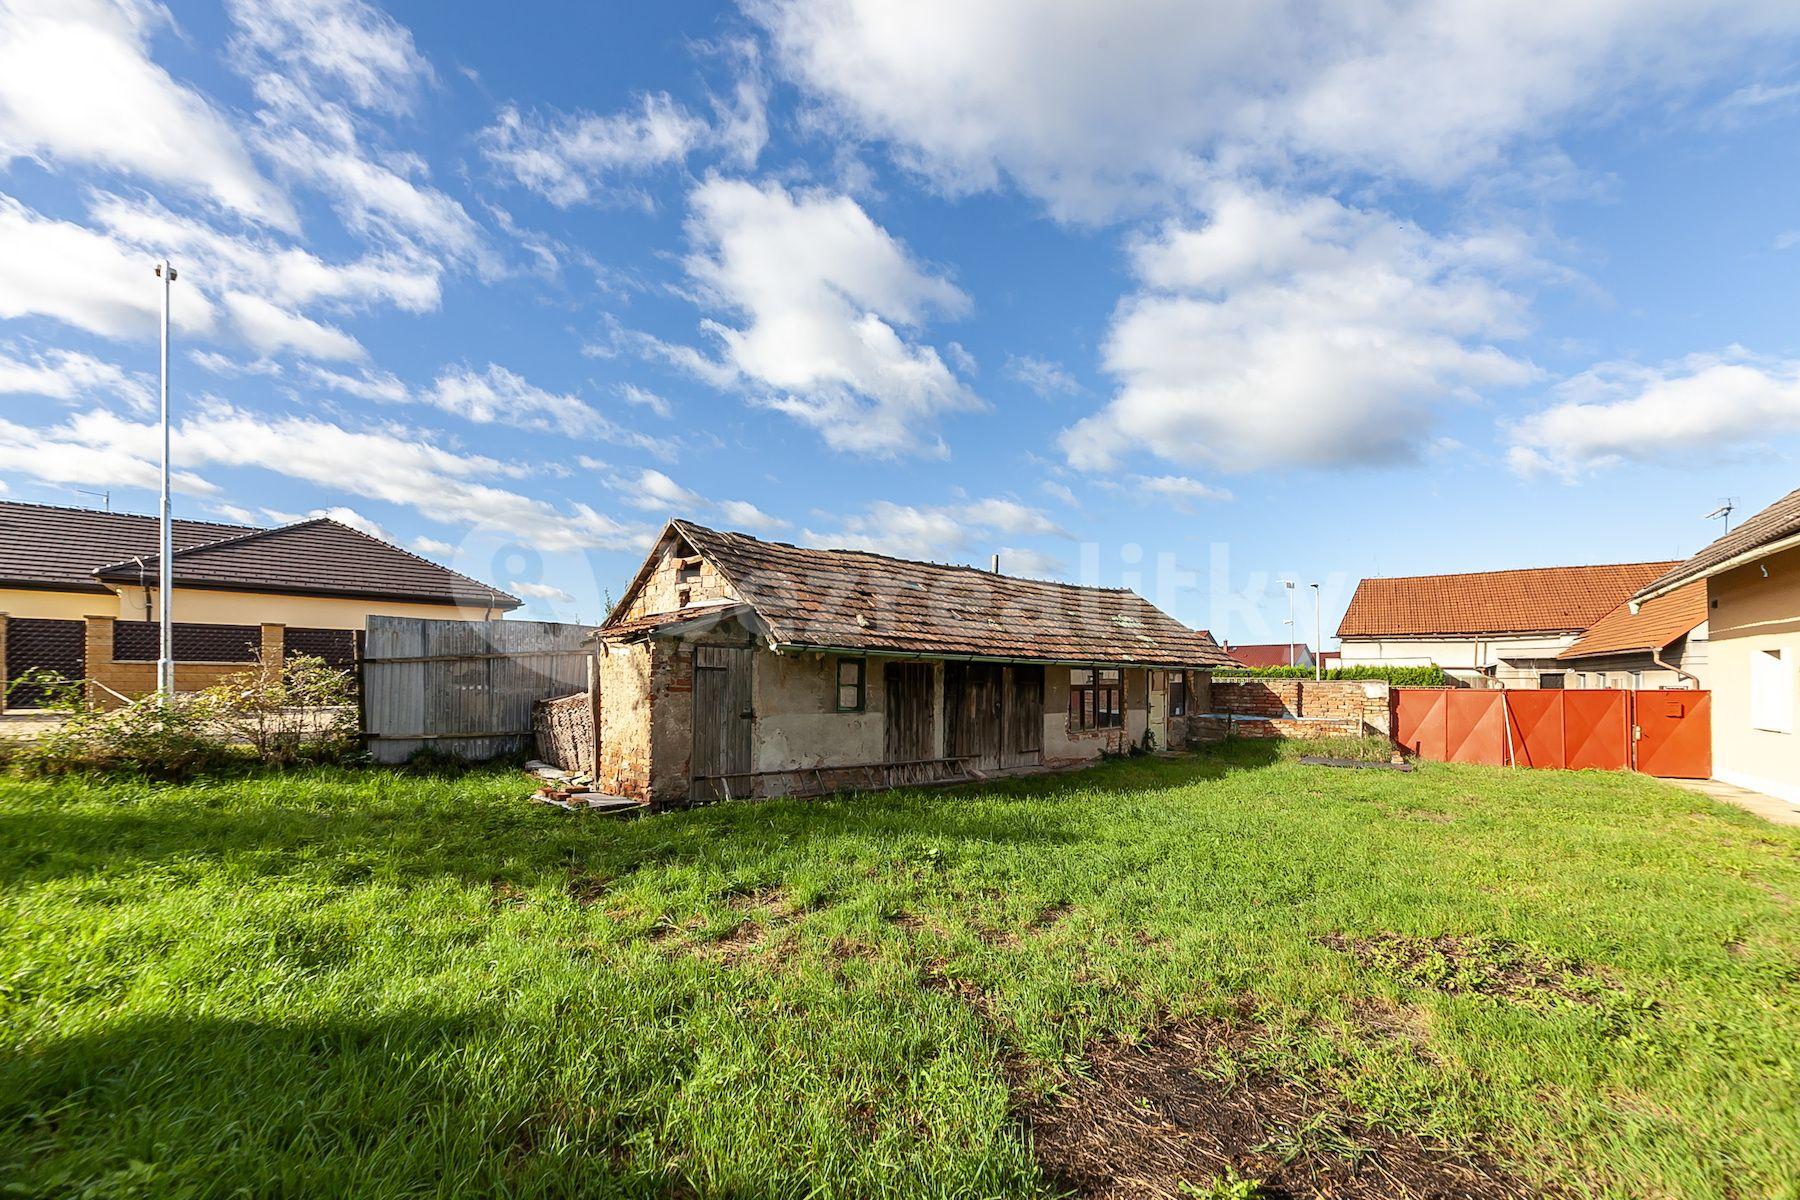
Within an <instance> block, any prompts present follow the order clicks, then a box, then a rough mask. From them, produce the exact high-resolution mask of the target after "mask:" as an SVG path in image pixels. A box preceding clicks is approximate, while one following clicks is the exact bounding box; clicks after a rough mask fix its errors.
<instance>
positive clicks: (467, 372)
mask: <svg viewBox="0 0 1800 1200" xmlns="http://www.w3.org/2000/svg"><path fill="white" fill-rule="evenodd" d="M414 398H415V399H417V400H420V401H422V402H424V403H427V404H432V405H435V406H436V407H438V408H441V409H443V410H444V411H445V412H448V413H454V414H456V415H457V416H459V417H462V418H464V419H465V420H469V421H474V422H476V423H477V424H495V423H498V424H503V425H513V426H517V427H518V428H521V429H536V430H543V431H547V432H555V433H561V434H563V435H564V436H567V437H572V438H601V439H603V440H606V441H610V442H616V443H618V444H619V445H622V446H631V447H634V448H636V449H639V450H645V451H648V452H650V453H653V454H666V453H667V451H668V447H667V446H666V445H664V444H663V443H661V442H658V441H657V440H656V439H654V438H651V437H648V436H646V435H644V434H641V433H638V432H636V431H634V430H630V429H626V428H624V427H623V426H621V425H619V424H618V423H616V422H614V421H612V420H611V419H609V418H607V417H605V416H603V415H602V414H601V413H599V412H598V411H597V410H595V409H594V408H593V407H592V406H591V405H589V404H588V403H587V402H586V401H584V400H582V399H581V398H580V397H578V396H575V395H573V394H572V393H568V392H551V391H546V390H545V389H543V388H541V387H538V386H536V385H535V384H533V383H531V382H530V381H528V380H527V379H525V377H524V376H522V375H519V374H518V373H517V372H514V371H509V370H507V369H506V368H505V367H502V366H500V365H499V364H498V363H489V364H488V365H487V369H486V370H485V371H477V370H475V369H474V368H472V367H468V366H460V367H448V368H445V370H444V371H443V372H442V373H441V374H440V375H439V376H438V377H437V380H436V381H435V382H434V383H433V384H432V385H431V388H430V389H429V390H427V391H423V392H419V393H418V394H417V395H416V396H415V397H414Z"/></svg>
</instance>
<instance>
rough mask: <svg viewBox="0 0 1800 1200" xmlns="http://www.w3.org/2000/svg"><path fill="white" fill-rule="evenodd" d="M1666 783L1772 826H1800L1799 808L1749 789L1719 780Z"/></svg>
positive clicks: (1670, 781) (1685, 780) (1676, 780)
mask: <svg viewBox="0 0 1800 1200" xmlns="http://www.w3.org/2000/svg"><path fill="white" fill-rule="evenodd" d="M1667 782H1669V783H1672V784H1674V785H1675V786H1676V787H1684V788H1686V789H1687V790H1688V791H1690V792H1699V793H1700V794H1701V795H1703V796H1711V797H1712V798H1713V799H1714V800H1723V801H1724V802H1725V803H1727V804H1735V805H1737V806H1738V807H1739V808H1742V809H1747V810H1748V811H1750V812H1753V813H1755V814H1756V815H1757V816H1759V817H1761V818H1762V819H1763V820H1765V821H1768V822H1770V823H1771V824H1774V825H1796V826H1800V808H1796V807H1795V806H1794V805H1792V804H1789V803H1788V802H1787V801H1786V800H1780V799H1777V798H1776V797H1774V796H1765V795H1763V794H1762V793H1761V792H1753V791H1751V790H1750V789H1749V788H1741V787H1739V786H1738V785H1737V784H1735V783H1726V782H1724V781H1723V780H1719V779H1670V780H1668V781H1667Z"/></svg>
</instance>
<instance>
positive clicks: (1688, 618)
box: [1557, 582, 1706, 658]
mask: <svg viewBox="0 0 1800 1200" xmlns="http://www.w3.org/2000/svg"><path fill="white" fill-rule="evenodd" d="M1705 621H1706V585H1705V584H1704V583H1700V582H1695V583H1690V584H1688V585H1687V586H1686V587H1681V588H1677V589H1675V590H1674V591H1672V592H1666V593H1664V594H1663V595H1661V596H1658V597H1656V598H1655V599H1654V600H1647V601H1645V602H1644V603H1643V604H1642V605H1641V606H1639V608H1638V611H1637V612H1635V613H1633V612H1632V611H1631V603H1630V601H1625V602H1622V603H1620V605H1619V606H1618V607H1617V608H1615V609H1613V610H1612V611H1611V612H1609V613H1607V614H1606V615H1605V616H1604V617H1601V618H1600V619H1599V620H1598V621H1596V622H1595V623H1594V625H1593V627H1592V628H1591V629H1589V630H1588V631H1587V632H1586V633H1584V634H1582V635H1581V636H1580V637H1578V638H1576V639H1575V644H1574V645H1572V646H1570V647H1569V648H1568V649H1566V650H1564V651H1563V652H1562V653H1561V654H1559V655H1557V657H1558V658H1594V657H1597V656H1599V655H1602V654H1623V653H1626V652H1628V651H1632V650H1661V649H1662V648H1663V647H1664V646H1667V645H1668V644H1669V643H1671V642H1673V641H1675V640H1676V639H1678V638H1684V637H1686V636H1687V635H1688V634H1690V633H1692V632H1694V630H1696V629H1698V628H1699V627H1700V626H1701V625H1702V624H1704V623H1705Z"/></svg>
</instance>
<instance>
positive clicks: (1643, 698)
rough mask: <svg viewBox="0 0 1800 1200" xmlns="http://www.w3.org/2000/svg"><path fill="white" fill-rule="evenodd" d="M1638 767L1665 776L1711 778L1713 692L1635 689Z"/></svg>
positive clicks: (1652, 773) (1648, 773) (1670, 777)
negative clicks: (1638, 690) (1636, 690)
mask: <svg viewBox="0 0 1800 1200" xmlns="http://www.w3.org/2000/svg"><path fill="white" fill-rule="evenodd" d="M1634 701H1635V712H1634V714H1633V717H1632V720H1633V722H1634V723H1635V724H1636V726H1637V730H1636V732H1637V769H1638V770H1640V771H1642V772H1644V773H1645V774H1647V775H1661V776H1662V777H1663V778H1665V779H1710V778H1712V693H1711V692H1637V693H1635V694H1634Z"/></svg>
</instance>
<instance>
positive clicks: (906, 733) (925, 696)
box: [885, 663, 935, 762]
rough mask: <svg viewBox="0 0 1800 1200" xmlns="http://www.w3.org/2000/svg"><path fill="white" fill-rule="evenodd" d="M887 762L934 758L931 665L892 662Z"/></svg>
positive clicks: (889, 670) (890, 664) (888, 680)
mask: <svg viewBox="0 0 1800 1200" xmlns="http://www.w3.org/2000/svg"><path fill="white" fill-rule="evenodd" d="M885 681H886V684H887V761H888V762H918V761H920V760H921V759H926V758H933V757H935V754H934V752H933V747H932V745H931V664H930V663H889V664H888V665H887V671H886V676H885Z"/></svg>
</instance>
